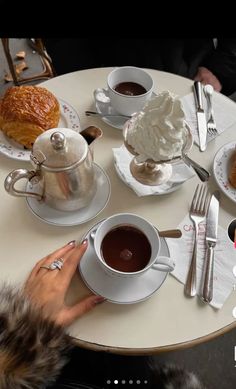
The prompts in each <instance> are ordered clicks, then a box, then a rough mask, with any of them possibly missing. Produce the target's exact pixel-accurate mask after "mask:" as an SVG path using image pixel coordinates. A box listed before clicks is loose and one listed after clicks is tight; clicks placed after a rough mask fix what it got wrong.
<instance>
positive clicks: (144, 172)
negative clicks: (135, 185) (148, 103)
mask: <svg viewBox="0 0 236 389" xmlns="http://www.w3.org/2000/svg"><path fill="white" fill-rule="evenodd" d="M137 116H138V114H136V115H134V116H133V117H132V118H131V119H130V120H128V121H127V122H126V123H125V126H124V129H123V136H124V145H125V147H126V148H127V150H128V151H129V152H130V153H131V154H132V155H134V158H133V159H132V161H131V162H130V172H131V174H132V176H133V177H134V178H135V179H136V180H137V181H138V182H140V183H141V184H144V185H150V186H154V185H161V184H164V183H165V182H167V181H168V180H169V179H170V178H171V175H172V165H173V164H174V163H177V162H179V161H180V160H183V161H184V162H186V163H187V160H186V161H185V158H186V159H189V158H188V157H187V155H186V154H187V153H188V152H189V150H190V149H191V147H192V145H193V137H192V133H191V130H190V128H189V126H188V125H187V123H186V125H185V127H186V141H185V144H184V145H183V148H182V152H181V154H180V155H178V156H175V157H174V158H171V159H167V160H161V161H154V160H152V159H147V160H146V161H144V162H139V158H138V157H139V154H138V153H136V151H135V150H134V148H133V147H132V146H130V145H129V144H128V142H127V134H128V131H129V129H130V128H131V127H132V126H133V125H134V122H135V120H136V118H137ZM190 161H191V160H190ZM191 166H192V164H191Z"/></svg>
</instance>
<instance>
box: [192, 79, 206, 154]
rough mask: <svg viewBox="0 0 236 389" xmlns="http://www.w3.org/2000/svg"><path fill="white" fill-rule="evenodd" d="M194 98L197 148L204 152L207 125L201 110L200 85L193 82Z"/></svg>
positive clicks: (197, 82)
mask: <svg viewBox="0 0 236 389" xmlns="http://www.w3.org/2000/svg"><path fill="white" fill-rule="evenodd" d="M193 89H194V96H195V100H196V105H197V125H198V136H199V147H200V150H201V151H205V150H206V139H207V123H206V116H205V112H204V109H203V103H202V84H201V83H200V82H199V81H195V82H194V85H193Z"/></svg>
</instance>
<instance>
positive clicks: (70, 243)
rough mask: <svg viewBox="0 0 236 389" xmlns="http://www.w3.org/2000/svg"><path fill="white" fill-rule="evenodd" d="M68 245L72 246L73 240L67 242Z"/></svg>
mask: <svg viewBox="0 0 236 389" xmlns="http://www.w3.org/2000/svg"><path fill="white" fill-rule="evenodd" d="M67 244H68V245H70V246H74V245H75V240H71V241H70V242H69V243H67Z"/></svg>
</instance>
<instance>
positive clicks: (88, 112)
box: [85, 111, 131, 119]
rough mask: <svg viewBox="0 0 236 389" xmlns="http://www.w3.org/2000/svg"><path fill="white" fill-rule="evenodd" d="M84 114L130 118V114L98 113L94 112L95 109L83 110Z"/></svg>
mask: <svg viewBox="0 0 236 389" xmlns="http://www.w3.org/2000/svg"><path fill="white" fill-rule="evenodd" d="M85 115H86V116H101V117H103V118H106V117H107V118H127V119H130V118H131V116H126V115H121V114H115V115H114V114H109V113H108V114H102V113H99V112H95V111H85Z"/></svg>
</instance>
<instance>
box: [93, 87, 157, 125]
mask: <svg viewBox="0 0 236 389" xmlns="http://www.w3.org/2000/svg"><path fill="white" fill-rule="evenodd" d="M96 91H98V92H100V93H104V95H105V97H108V90H107V89H104V88H102V89H100V88H97V89H95V90H94V92H93V96H94V100H95V106H96V110H97V112H98V113H100V115H101V119H102V120H103V121H104V122H105V123H107V124H109V126H112V127H114V128H118V129H119V130H123V127H124V124H125V122H126V121H127V120H128V119H127V118H123V117H120V118H119V117H116V118H112V117H110V118H109V117H103V116H102V115H108V114H109V115H119V113H118V112H117V111H116V110H115V109H114V108H113V107H112V106H111V105H110V103H104V102H102V101H100V100H98V99H97V98H96ZM154 96H156V93H155V92H152V96H151V98H152V97H154Z"/></svg>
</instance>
